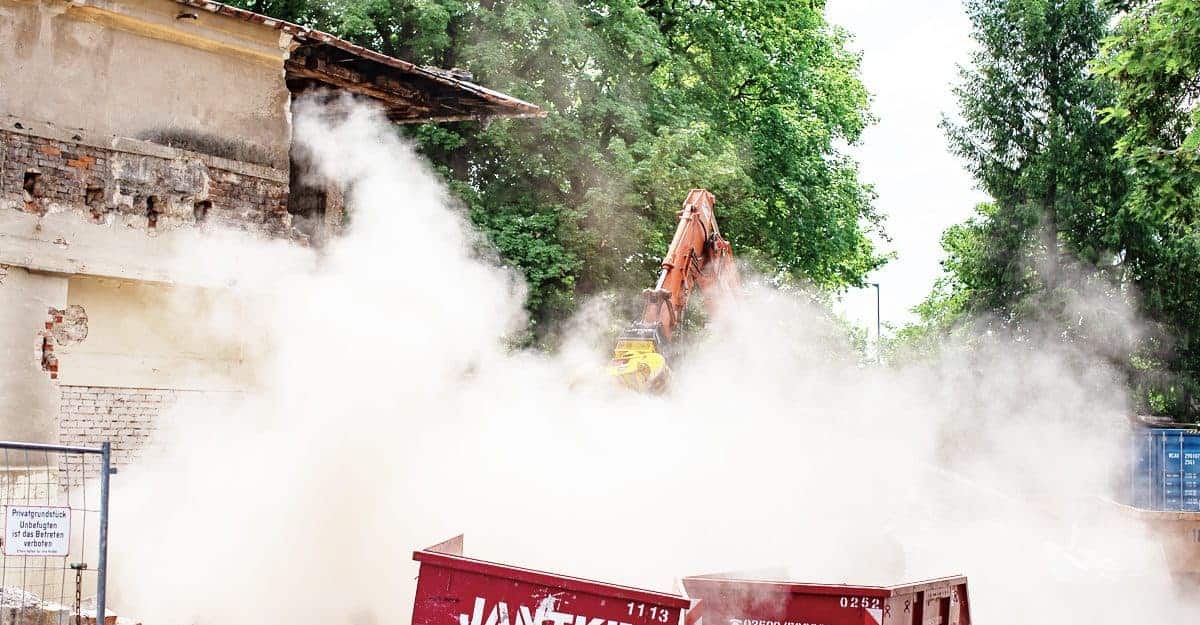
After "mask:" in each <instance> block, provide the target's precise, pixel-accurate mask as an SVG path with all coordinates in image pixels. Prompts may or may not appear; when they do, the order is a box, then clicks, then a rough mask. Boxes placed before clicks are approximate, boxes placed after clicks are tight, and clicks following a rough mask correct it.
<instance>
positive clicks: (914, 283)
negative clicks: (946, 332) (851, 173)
mask: <svg viewBox="0 0 1200 625" xmlns="http://www.w3.org/2000/svg"><path fill="white" fill-rule="evenodd" d="M826 15H827V17H828V19H829V21H830V22H832V23H834V24H838V25H840V26H842V27H844V28H846V29H847V30H849V31H850V32H851V33H853V34H854V41H853V42H852V44H851V46H852V47H853V48H855V49H857V50H860V51H861V52H862V53H863V66H862V70H863V81H864V82H865V83H866V85H867V89H869V90H870V92H871V96H872V102H871V109H872V112H873V113H874V114H875V116H876V117H877V118H878V119H879V122H878V123H877V124H876V125H875V126H873V127H871V128H870V129H868V130H867V132H866V133H865V134H864V136H863V140H862V143H861V144H860V145H858V146H854V147H853V148H852V149H851V152H852V153H853V154H854V156H855V157H856V158H857V159H858V160H859V162H860V164H861V175H862V179H863V180H864V181H866V182H869V183H871V184H873V185H875V191H876V193H878V194H879V197H878V199H877V200H876V204H875V205H876V208H878V209H879V210H880V211H881V212H882V213H883V214H884V215H886V217H887V225H886V227H887V231H888V233H889V234H890V235H891V237H892V242H891V243H890V244H888V243H885V244H884V249H885V250H889V251H895V252H896V254H897V258H896V259H895V260H893V261H892V262H890V263H888V265H887V266H886V267H884V268H883V269H882V270H881V271H878V272H876V273H875V274H874V275H872V276H871V277H870V280H871V281H872V282H878V283H879V284H880V290H881V299H882V302H881V303H882V309H883V311H882V318H883V323H884V324H885V326H886V325H887V324H892V325H893V326H895V327H899V326H901V325H903V324H904V323H905V322H908V321H911V320H914V319H915V316H914V315H913V314H912V313H911V312H910V309H911V308H912V307H913V306H915V305H916V304H918V303H920V301H921V300H922V299H924V298H925V295H926V294H928V293H929V289H930V287H932V285H933V281H934V279H936V278H937V276H938V275H940V273H941V267H940V266H939V265H938V262H939V261H940V260H941V259H942V249H941V247H940V245H939V243H938V238H939V237H940V236H941V233H942V231H943V230H945V229H946V227H947V226H949V225H951V224H954V223H957V222H960V221H963V220H964V219H966V218H967V217H969V216H970V214H971V211H972V209H973V208H974V206H975V204H977V203H978V202H980V201H983V200H984V199H986V196H985V195H984V194H983V192H981V191H979V190H977V189H975V184H974V181H973V180H972V178H971V176H970V174H968V173H967V172H966V171H965V170H964V169H963V167H962V165H961V163H960V162H959V161H958V160H957V158H955V157H954V156H953V155H951V154H950V153H949V152H948V151H947V149H946V141H945V138H944V136H943V134H942V131H941V129H940V128H938V122H939V121H940V120H941V116H942V113H953V112H954V111H955V110H956V108H957V105H956V102H955V100H954V96H953V94H951V93H950V87H951V85H952V83H954V82H956V81H957V78H958V75H957V70H956V69H955V64H956V63H964V64H965V63H966V61H967V53H968V51H969V49H970V45H971V42H970V28H971V25H970V22H969V21H968V20H967V17H966V14H964V13H963V10H962V4H961V2H960V0H908V1H906V2H897V1H896V0H829V3H828V5H827V8H826ZM844 307H845V308H844V312H845V313H846V315H847V316H848V317H849V318H850V319H851V320H853V321H855V322H856V323H858V324H860V325H863V326H867V327H869V328H870V329H871V333H872V335H874V332H875V290H874V289H873V288H872V289H865V290H857V291H852V292H850V293H849V294H847V295H846V297H845V300H844ZM884 333H885V334H886V333H887V329H886V328H885V329H884Z"/></svg>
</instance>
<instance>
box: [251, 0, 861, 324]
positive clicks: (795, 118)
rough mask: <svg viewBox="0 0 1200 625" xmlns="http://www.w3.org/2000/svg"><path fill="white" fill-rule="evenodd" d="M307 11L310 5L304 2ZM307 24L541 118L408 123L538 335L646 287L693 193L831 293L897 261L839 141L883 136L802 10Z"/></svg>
mask: <svg viewBox="0 0 1200 625" xmlns="http://www.w3.org/2000/svg"><path fill="white" fill-rule="evenodd" d="M305 1H307V2H309V4H303V2H305ZM251 6H252V7H258V8H259V9H261V10H267V11H268V12H269V11H271V10H273V7H276V6H278V7H281V8H283V9H286V10H287V11H289V12H290V15H291V16H293V17H294V18H295V19H298V20H300V21H302V22H304V23H305V24H307V25H310V26H314V27H317V28H321V29H324V30H328V31H329V32H332V33H334V34H336V35H339V36H343V37H346V38H348V39H350V40H352V41H354V42H356V43H359V44H362V45H365V46H369V47H372V48H375V49H378V50H381V51H383V52H386V53H389V54H395V55H398V56H401V57H405V58H408V59H409V60H413V61H416V62H419V63H428V64H435V65H440V66H445V67H455V66H457V67H462V68H465V69H469V70H471V71H472V72H473V73H474V75H475V76H476V78H477V80H479V81H480V82H482V83H484V84H486V85H488V86H490V87H494V88H497V89H501V90H503V91H505V92H508V93H511V94H513V95H515V96H517V97H520V98H523V99H526V100H529V101H532V102H535V103H537V104H538V105H540V106H542V107H543V108H544V109H545V110H546V111H547V112H548V116H547V117H546V118H545V119H542V120H496V121H494V122H492V123H490V124H478V123H473V122H463V123H449V124H438V125H425V126H419V127H415V128H411V129H409V130H407V132H410V133H412V136H414V138H416V140H417V141H418V142H419V145H420V146H421V149H422V150H423V151H424V152H425V154H426V155H427V156H428V157H429V158H430V159H431V160H432V161H433V162H434V163H435V164H436V165H437V166H438V167H439V168H440V170H441V171H442V172H443V173H444V175H445V176H446V178H447V180H448V181H449V182H450V184H451V186H452V188H453V189H454V190H455V191H456V192H457V194H458V195H459V196H460V197H461V198H462V199H463V202H464V204H465V205H466V206H467V209H468V211H469V214H470V217H471V219H472V221H473V222H474V223H475V224H476V225H477V226H478V227H480V228H481V229H482V230H483V231H484V232H486V233H487V234H488V236H489V237H490V239H491V241H492V242H493V244H494V245H495V246H496V248H497V249H498V250H499V251H500V253H501V255H502V256H503V258H504V259H505V260H506V261H507V262H509V263H511V264H512V265H514V266H516V267H518V268H519V269H521V270H522V271H523V272H524V274H525V276H526V278H527V279H528V281H529V284H530V287H531V288H530V298H529V308H530V310H531V311H532V312H533V319H534V322H535V325H536V326H537V328H539V332H546V331H547V329H548V326H552V325H553V322H554V321H555V320H557V319H561V318H562V317H563V316H565V315H566V314H568V313H569V312H570V311H571V310H572V308H573V307H574V306H575V305H576V302H577V300H578V298H579V297H580V296H583V295H587V294H591V293H597V292H602V291H607V290H617V291H625V292H632V291H633V290H635V289H639V288H641V287H643V286H645V285H647V284H648V283H649V282H650V281H651V280H652V279H653V275H654V273H655V272H656V268H657V265H658V262H659V260H660V258H661V255H662V253H663V252H664V251H665V248H666V245H667V243H668V242H669V240H670V237H671V234H672V232H673V222H674V220H675V211H677V210H678V209H679V204H680V203H681V202H682V200H683V198H684V197H685V195H686V193H687V191H688V189H690V188H694V187H701V186H703V187H707V188H709V189H710V190H712V191H713V192H714V193H715V194H716V196H717V200H718V214H719V218H720V221H721V225H722V231H723V233H724V234H725V235H726V237H727V238H729V239H730V240H731V241H732V242H733V243H734V245H735V251H736V253H738V254H739V256H741V257H742V258H743V259H745V260H747V261H748V262H750V263H752V264H753V265H754V266H755V267H756V268H758V269H759V270H760V271H763V272H766V273H768V274H770V275H782V276H787V277H788V278H789V279H796V280H803V281H806V282H809V283H812V284H815V285H817V286H820V287H824V288H829V289H835V290H836V289H841V288H845V287H848V286H852V285H858V284H861V283H862V281H863V277H864V276H865V275H866V274H867V273H868V272H870V271H871V270H873V269H875V268H877V267H879V266H880V265H882V264H883V262H884V260H885V259H884V258H883V257H882V256H881V255H880V254H879V253H878V252H877V250H876V249H875V248H874V246H873V245H872V242H871V234H872V232H879V233H882V229H881V225H880V218H879V216H878V214H877V213H876V212H875V210H874V208H873V207H872V200H873V194H872V191H871V189H870V188H869V187H868V186H867V185H865V184H863V183H862V182H861V181H860V180H859V178H858V173H857V166H856V164H855V163H854V162H853V161H852V160H851V159H849V158H848V157H847V156H846V155H845V154H844V153H843V152H842V151H841V150H840V148H839V147H838V146H841V145H845V144H847V143H852V142H854V141H857V139H858V138H859V135H860V133H861V132H862V130H863V128H864V127H865V126H866V125H867V124H868V123H869V121H870V117H869V115H868V113H867V103H868V97H867V92H866V90H865V89H864V87H863V86H862V84H861V82H860V81H859V79H858V62H859V60H858V57H857V56H856V55H855V54H852V53H850V52H848V51H847V49H846V39H847V35H846V34H845V33H844V32H842V31H840V30H838V29H836V28H833V27H831V26H830V25H828V24H827V23H826V22H825V21H824V16H823V10H824V3H823V2H819V1H805V2H796V1H792V0H703V1H700V2H684V1H681V0H640V1H636V0H552V1H551V0H481V1H480V2H477V3H467V2H460V1H457V0H328V1H327V2H323V3H315V2H312V0H286V2H282V3H280V4H275V3H270V2H268V3H266V4H264V5H262V6H259V5H251Z"/></svg>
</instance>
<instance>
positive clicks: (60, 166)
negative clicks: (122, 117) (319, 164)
mask: <svg viewBox="0 0 1200 625" xmlns="http://www.w3.org/2000/svg"><path fill="white" fill-rule="evenodd" d="M75 137H78V138H79V142H74V141H71V140H66V139H61V138H49V137H46V136H40V135H37V134H32V133H28V132H21V131H20V130H9V129H3V130H0V154H2V156H0V207H4V206H8V207H11V208H17V209H19V210H24V211H26V212H31V213H36V214H45V213H46V212H48V211H51V210H69V211H73V212H76V213H79V214H80V215H81V216H82V217H83V218H85V219H89V220H91V221H93V222H94V223H97V224H113V223H125V224H127V225H131V226H134V227H141V228H146V229H147V230H151V229H164V228H172V227H179V226H195V225H199V224H204V225H208V224H219V225H222V226H227V227H234V228H239V229H243V230H250V231H256V232H263V233H265V234H268V235H272V236H286V237H292V238H297V239H304V238H305V237H304V235H303V234H302V233H300V232H298V231H297V230H295V229H294V228H293V227H292V221H291V216H290V215H289V214H288V212H287V195H288V184H287V182H286V180H287V178H286V176H287V172H285V171H279V170H271V169H268V168H263V167H261V166H250V165H245V164H241V165H238V166H237V167H235V166H234V163H233V162H231V161H225V160H223V159H217V158H213V157H208V156H205V155H201V154H197V153H192V152H186V151H183V150H176V149H170V148H164V147H162V146H156V145H153V144H147V143H145V142H136V141H133V140H124V142H123V143H122V145H125V146H126V147H127V148H129V149H127V150H126V149H122V150H117V149H109V148H104V147H98V146H96V145H89V144H87V143H85V142H83V138H82V137H80V136H79V135H75ZM134 147H137V148H144V151H143V152H137V151H136V150H135V149H134ZM155 154H162V155H161V156H156V155H155ZM220 163H226V164H227V166H228V167H229V169H224V168H222V167H218V166H217V165H218V164H220ZM237 168H240V169H241V171H234V169H237ZM247 172H263V173H262V174H260V175H253V174H252V173H247Z"/></svg>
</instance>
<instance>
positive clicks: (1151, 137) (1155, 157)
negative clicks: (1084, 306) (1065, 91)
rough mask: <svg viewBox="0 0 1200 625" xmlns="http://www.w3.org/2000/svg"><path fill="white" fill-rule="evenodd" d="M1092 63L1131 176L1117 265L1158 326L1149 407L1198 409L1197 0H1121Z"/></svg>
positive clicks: (1178, 412) (1199, 11)
mask: <svg viewBox="0 0 1200 625" xmlns="http://www.w3.org/2000/svg"><path fill="white" fill-rule="evenodd" d="M1115 4H1118V5H1120V8H1123V9H1125V10H1126V11H1127V13H1126V14H1125V15H1124V16H1123V17H1122V19H1121V21H1120V22H1119V24H1118V25H1117V27H1116V29H1115V32H1113V33H1112V36H1111V37H1109V38H1108V39H1106V40H1105V42H1104V50H1103V53H1102V54H1101V55H1100V58H1099V59H1098V60H1097V62H1096V68H1097V71H1098V72H1099V73H1100V74H1102V75H1103V76H1105V77H1106V78H1107V79H1109V80H1111V81H1112V82H1113V83H1114V84H1115V85H1116V100H1115V102H1114V103H1113V105H1112V106H1111V107H1110V108H1109V109H1108V110H1107V113H1108V115H1109V119H1110V123H1111V124H1113V125H1114V126H1119V127H1120V128H1122V129H1123V131H1124V133H1123V134H1122V135H1121V138H1120V140H1119V141H1118V142H1117V155H1118V156H1119V157H1120V159H1121V162H1122V163H1123V164H1124V165H1125V166H1126V167H1128V168H1129V170H1130V172H1131V179H1132V183H1131V190H1130V193H1129V196H1128V199H1127V201H1126V202H1125V204H1124V206H1123V209H1122V212H1121V224H1120V227H1121V240H1122V243H1123V244H1124V247H1123V253H1124V258H1125V264H1126V265H1127V266H1128V267H1129V271H1130V274H1131V278H1132V280H1133V281H1134V282H1135V284H1136V285H1137V287H1138V291H1139V293H1140V295H1141V299H1142V302H1143V304H1142V307H1143V310H1144V313H1145V314H1146V316H1147V317H1148V318H1149V319H1150V320H1152V321H1154V322H1156V323H1157V324H1159V326H1160V330H1161V332H1160V333H1159V337H1160V338H1159V341H1158V342H1157V343H1156V344H1155V345H1154V347H1155V349H1153V350H1151V351H1150V352H1149V353H1148V354H1147V355H1146V359H1147V360H1146V362H1147V363H1148V365H1147V366H1148V368H1150V369H1151V371H1150V372H1151V373H1154V372H1155V370H1159V371H1160V372H1161V375H1159V376H1156V377H1154V376H1152V377H1150V379H1148V380H1146V381H1144V382H1143V385H1144V387H1145V388H1146V390H1147V392H1148V393H1149V396H1150V398H1151V401H1152V404H1153V406H1152V407H1153V408H1155V409H1157V410H1160V411H1163V412H1167V413H1169V414H1172V415H1175V416H1184V415H1188V416H1195V415H1197V414H1200V383H1198V381H1197V372H1198V371H1200V333H1198V329H1200V107H1198V106H1197V105H1198V103H1200V0H1159V1H1152V2H1147V1H1143V2H1121V3H1115Z"/></svg>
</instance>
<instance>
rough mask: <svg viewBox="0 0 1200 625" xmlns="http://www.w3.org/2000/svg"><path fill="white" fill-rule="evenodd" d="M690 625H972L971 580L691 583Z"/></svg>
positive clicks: (686, 582) (687, 584)
mask: <svg viewBox="0 0 1200 625" xmlns="http://www.w3.org/2000/svg"><path fill="white" fill-rule="evenodd" d="M683 588H684V590H686V591H687V594H688V596H689V597H691V598H692V599H694V600H698V601H697V602H696V604H695V605H694V606H693V608H692V610H691V611H690V612H689V613H688V618H687V621H688V625H697V621H701V620H702V621H703V624H702V625H970V623H971V613H970V609H969V604H968V601H967V578H965V577H945V578H942V579H934V580H929V581H925V582H917V583H913V584H901V585H898V586H848V585H847V586H843V585H825V584H795V583H791V582H769V581H757V580H742V579H727V578H724V577H719V576H702V577H685V578H684V579H683Z"/></svg>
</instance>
